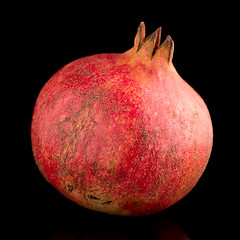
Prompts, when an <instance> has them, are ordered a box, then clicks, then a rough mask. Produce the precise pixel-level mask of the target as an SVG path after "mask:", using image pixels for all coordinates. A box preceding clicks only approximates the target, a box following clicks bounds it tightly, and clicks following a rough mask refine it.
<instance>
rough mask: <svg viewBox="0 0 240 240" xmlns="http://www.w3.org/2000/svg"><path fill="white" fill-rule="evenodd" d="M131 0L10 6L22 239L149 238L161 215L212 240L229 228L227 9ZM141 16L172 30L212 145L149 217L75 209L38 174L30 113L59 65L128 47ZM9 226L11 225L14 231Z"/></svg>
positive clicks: (14, 195)
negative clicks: (191, 175)
mask: <svg viewBox="0 0 240 240" xmlns="http://www.w3.org/2000/svg"><path fill="white" fill-rule="evenodd" d="M59 4H60V3H59ZM140 4H141V3H138V4H137V6H136V5H134V7H132V8H129V6H128V4H126V5H124V4H123V5H120V4H117V3H114V4H110V5H109V4H106V5H103V4H102V3H98V5H96V4H95V3H92V4H85V5H74V4H66V3H64V4H62V5H58V6H41V5H37V4H34V5H31V6H29V5H26V6H22V5H21V6H19V9H21V10H19V11H18V10H17V9H16V10H15V11H16V12H15V13H16V14H15V13H13V14H12V16H13V18H14V21H15V22H14V23H12V24H13V25H12V26H11V27H10V28H9V29H8V30H10V31H9V32H10V34H12V35H11V36H12V38H11V40H12V42H11V44H10V45H11V50H13V52H14V53H12V54H10V60H9V64H8V65H9V66H10V70H9V72H8V73H9V75H11V73H15V74H14V79H13V80H14V89H15V91H16V94H15V96H16V97H17V98H16V99H17V101H16V105H15V106H14V108H15V110H17V112H18V114H17V115H16V114H15V115H14V119H15V120H14V128H15V127H16V128H17V129H18V130H20V132H19V133H18V134H16V136H15V138H14V140H15V145H17V146H15V145H14V146H15V147H14V148H13V147H11V148H10V150H9V152H10V153H11V154H10V156H11V158H10V165H11V167H12V168H13V169H14V170H13V171H14V174H12V176H11V180H13V182H14V183H13V184H11V187H10V186H8V189H9V188H10V190H11V195H8V196H10V197H8V198H9V199H10V200H9V201H8V203H10V204H11V208H10V210H11V211H10V214H9V215H8V217H9V216H10V218H9V224H10V225H9V226H12V227H11V229H12V231H10V232H9V234H10V235H11V234H14V233H16V232H17V234H20V232H21V234H22V235H23V237H24V236H25V237H27V236H29V237H30V238H31V239H38V238H39V239H47V238H48V237H49V239H50V236H51V237H52V239H68V238H67V237H69V239H75V238H73V237H74V236H75V237H76V236H78V237H79V239H105V238H104V236H106V237H109V238H106V239H158V238H156V231H157V230H156V229H161V228H162V227H161V226H165V225H166V224H165V222H167V226H168V228H167V229H168V230H167V231H173V232H178V231H180V230H179V229H181V231H183V232H185V233H186V234H187V235H188V236H189V237H190V238H191V239H215V237H216V236H222V235H223V234H226V235H228V234H231V233H232V231H233V230H234V222H235V220H234V216H236V215H232V214H234V213H235V211H236V207H234V208H232V207H233V206H235V205H236V202H237V200H236V197H237V195H236V196H235V195H234V194H235V193H236V189H237V187H236V186H235V185H234V186H233V183H234V182H235V183H236V181H237V179H235V176H234V174H233V172H232V171H233V168H235V167H234V166H233V165H232V164H230V163H231V162H232V161H233V160H234V157H233V155H234V153H233V151H228V149H230V148H226V144H228V143H229V142H231V141H232V138H231V137H230V136H229V125H228V127H226V125H227V124H226V121H225V119H226V115H228V114H229V113H231V109H229V105H228V104H227V103H226V102H225V100H224V101H223V99H225V98H226V94H229V93H228V90H227V88H226V87H225V85H224V83H223V81H225V80H226V78H225V74H227V72H228V67H227V66H226V65H225V62H226V59H229V58H228V57H226V56H225V54H226V53H228V51H229V49H231V48H232V44H231V41H229V40H227V36H228V32H230V31H231V30H229V26H231V21H227V20H226V19H225V17H224V16H227V15H229V13H228V10H227V9H224V8H222V7H221V8H220V9H219V8H216V6H211V7H210V6H208V7H203V6H198V4H196V5H195V6H186V7H184V6H173V5H171V6H170V5H169V4H166V6H163V5H161V6H158V5H156V6H154V4H152V5H151V6H150V5H149V4H147V3H146V2H145V3H142V6H140ZM171 4H173V3H171ZM9 19H11V18H9ZM141 21H144V22H145V24H146V32H147V35H149V34H150V33H152V32H153V31H154V30H156V29H157V28H158V27H159V26H162V27H163V29H162V41H163V40H164V39H165V37H166V36H167V35H168V34H169V35H171V37H172V38H173V40H174V42H175V51H174V58H173V63H174V65H175V67H176V69H177V71H178V72H179V74H180V75H181V76H182V78H183V79H185V80H186V81H187V82H188V83H189V84H190V85H191V86H192V87H193V88H194V89H195V90H196V91H197V92H198V93H199V94H200V95H201V96H202V98H203V99H204V101H205V102H206V104H207V106H208V108H209V111H210V114H211V117H212V122H213V128H214V145H213V150H212V155H211V158H210V161H209V164H208V166H207V169H206V171H205V172H204V174H203V176H202V178H201V179H200V181H199V183H198V184H197V186H196V187H195V188H194V189H193V190H192V192H191V193H190V194H188V195H187V196H186V197H185V198H184V199H183V200H181V201H180V202H178V203H177V204H175V205H174V206H172V207H170V208H169V209H167V210H165V211H163V212H161V213H158V214H154V215H152V216H147V217H141V218H122V217H116V216H109V215H106V214H101V213H95V212H92V211H89V210H86V209H83V208H81V207H79V206H78V205H76V204H75V203H72V202H71V201H69V200H68V199H66V198H65V197H63V196H62V195H61V194H60V193H58V192H57V191H56V190H55V189H54V188H53V187H52V186H51V185H50V184H49V183H47V181H46V180H45V179H44V178H43V177H42V176H41V174H40V172H39V170H38V169H37V167H36V165H35V163H34V159H33V155H32V151H31V139H30V126H31V115H32V111H33V107H34V104H35V101H36V98H37V96H38V93H39V91H40V90H41V88H42V87H43V85H44V84H45V83H46V82H47V81H48V79H49V78H50V77H51V76H52V75H53V74H54V73H55V72H56V71H57V70H58V69H60V68H61V67H62V66H64V65H65V64H67V63H69V62H70V61H73V60H75V59H77V58H80V57H84V56H86V55H91V54H95V53H104V52H106V53H108V52H124V51H126V50H128V49H130V48H131V47H132V46H133V40H134V37H135V33H136V30H137V27H138V25H139V23H140V22H141ZM223 32H224V34H223ZM224 40H225V41H226V42H227V44H223V42H224ZM13 63H14V64H13ZM11 76H12V75H11ZM227 81H228V79H227ZM229 95H231V94H229ZM223 102H224V103H225V104H226V105H224V106H223V105H222V103H223ZM16 119H17V121H16ZM232 124H234V123H232ZM226 136H227V137H226ZM11 146H12V145H11ZM16 149H17V150H16ZM229 152H230V153H229ZM232 153H233V155H232ZM235 158H237V157H235ZM238 158H239V157H238ZM232 216H233V217H232ZM163 222H164V224H165V225H164V224H162V223H163ZM15 226H17V227H18V228H19V229H20V230H18V231H16V230H15ZM176 226H178V227H176ZM163 229H164V227H163ZM169 229H171V230H169ZM176 229H177V230H176ZM93 233H96V234H93ZM74 234H75V235H74ZM154 234H155V235H154ZM83 236H85V238H84V237H83ZM54 237H55V238H54ZM61 237H62V238H61ZM71 237H72V238H71ZM87 237H88V238H87ZM127 237H129V238H127ZM76 239H77V238H76ZM216 239H217V238H216ZM229 239H230V238H229Z"/></svg>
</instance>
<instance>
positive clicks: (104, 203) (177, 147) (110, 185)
mask: <svg viewBox="0 0 240 240" xmlns="http://www.w3.org/2000/svg"><path fill="white" fill-rule="evenodd" d="M160 34H161V28H159V29H157V30H156V31H155V32H154V33H153V34H151V35H150V36H149V37H148V38H147V39H145V25H144V23H141V24H140V26H139V28H138V31H137V35H136V37H135V42H134V47H133V48H132V49H130V50H129V51H127V52H125V53H123V54H98V55H93V56H88V57H84V58H80V59H78V60H75V61H73V62H71V63H69V64H67V65H66V66H64V67H63V68H62V69H60V70H59V71H58V72H57V73H56V74H54V75H53V76H52V77H51V79H50V80H49V81H48V82H47V83H46V84H45V86H44V87H43V88H42V90H41V92H40V94H39V96H38V98H37V101H36V104H35V107H34V112H33V117H32V128H31V136H32V149H33V154H34V158H35V161H36V164H37V166H38V168H39V169H40V171H41V173H42V174H43V176H44V177H45V178H46V179H47V181H49V182H50V183H51V184H52V185H53V186H54V187H55V188H56V189H57V190H58V191H60V192H61V193H62V194H63V195H65V196H66V197H67V198H69V199H71V200H72V201H74V202H76V203H78V204H79V205H81V206H83V207H85V208H88V209H92V210H95V211H99V212H105V213H109V214H115V215H125V216H140V215H148V214H153V213H156V212H159V211H161V210H163V209H166V208H167V207H169V206H171V205H173V204H174V203H176V202H177V201H179V200H180V199H182V198H183V197H184V196H185V195H186V194H188V193H189V192H190V191H191V189H192V188H193V187H194V186H195V185H196V183H197V182H198V180H199V178H200V177H201V175H202V173H203V172H204V170H205V168H206V165H207V163H208V160H209V157H210V153H211V149H212V141H213V131H212V123H211V119H210V115H209V112H208V109H207V107H206V105H205V103H204V101H203V100H202V98H201V97H200V96H199V95H198V94H197V93H196V92H195V91H194V90H193V89H192V88H191V87H190V86H189V85H188V84H187V83H186V82H185V81H184V80H183V79H182V78H181V77H180V76H179V75H178V73H177V72H176V70H175V68H174V66H173V64H172V56H173V48H174V47H173V41H172V39H171V37H170V36H168V37H167V38H166V40H165V41H164V42H163V43H162V44H161V45H160V46H159V44H160Z"/></svg>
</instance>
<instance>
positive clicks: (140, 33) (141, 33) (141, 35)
mask: <svg viewBox="0 0 240 240" xmlns="http://www.w3.org/2000/svg"><path fill="white" fill-rule="evenodd" d="M144 39H145V24H144V22H141V23H140V24H139V27H138V29H137V34H136V36H135V39H134V48H135V50H136V52H137V51H138V50H139V48H140V46H141V45H142V43H143V41H144Z"/></svg>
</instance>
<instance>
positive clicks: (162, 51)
mask: <svg viewBox="0 0 240 240" xmlns="http://www.w3.org/2000/svg"><path fill="white" fill-rule="evenodd" d="M173 52H174V42H173V40H172V38H171V37H170V36H169V35H168V36H167V37H166V40H165V41H164V42H163V43H162V44H161V46H160V47H159V48H158V49H157V51H156V52H155V55H154V58H156V59H157V58H162V59H165V60H166V61H167V62H168V63H170V62H172V58H173Z"/></svg>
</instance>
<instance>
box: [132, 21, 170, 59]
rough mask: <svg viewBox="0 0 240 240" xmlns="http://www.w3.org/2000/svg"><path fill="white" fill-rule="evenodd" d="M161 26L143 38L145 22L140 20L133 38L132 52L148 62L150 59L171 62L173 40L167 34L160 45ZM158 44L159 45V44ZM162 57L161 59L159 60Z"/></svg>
mask: <svg viewBox="0 0 240 240" xmlns="http://www.w3.org/2000/svg"><path fill="white" fill-rule="evenodd" d="M161 31H162V27H159V28H158V29H157V30H156V31H154V32H153V33H152V34H151V35H149V36H148V37H147V38H146V39H145V35H146V33H145V24H144V22H141V23H140V25H139V27H138V30H137V34H136V36H135V39H134V47H133V48H132V50H133V52H134V53H135V54H136V55H137V58H138V59H141V61H142V62H149V61H150V60H153V59H154V61H156V62H158V61H159V62H161V63H162V62H166V63H171V62H172V58H173V52H174V42H173V40H172V38H171V37H170V36H169V35H168V36H167V37H166V39H165V41H164V42H163V43H162V44H161V45H160V41H161ZM159 45H160V46H159ZM160 59H163V60H160Z"/></svg>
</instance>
